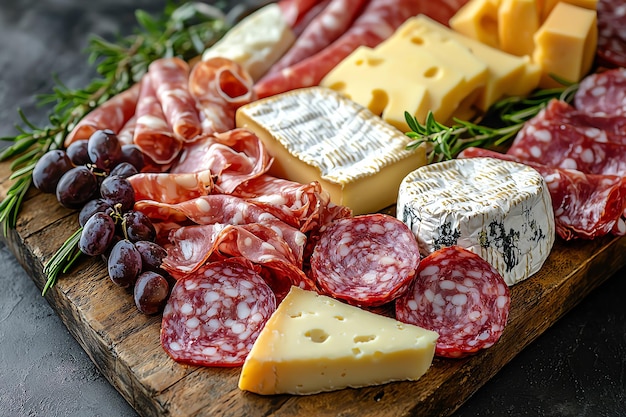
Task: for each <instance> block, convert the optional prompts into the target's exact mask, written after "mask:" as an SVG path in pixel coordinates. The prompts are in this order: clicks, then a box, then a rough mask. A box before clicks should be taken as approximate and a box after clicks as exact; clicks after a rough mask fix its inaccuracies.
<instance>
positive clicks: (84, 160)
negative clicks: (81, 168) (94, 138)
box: [65, 139, 91, 165]
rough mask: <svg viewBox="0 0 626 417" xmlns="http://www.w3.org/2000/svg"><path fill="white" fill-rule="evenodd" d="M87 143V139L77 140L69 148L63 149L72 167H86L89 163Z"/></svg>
mask: <svg viewBox="0 0 626 417" xmlns="http://www.w3.org/2000/svg"><path fill="white" fill-rule="evenodd" d="M88 143H89V141H88V140H87V139H81V140H77V141H75V142H72V143H71V144H70V146H68V147H67V149H65V152H66V153H67V156H68V157H69V158H70V160H71V161H72V163H73V164H74V165H87V164H89V163H91V159H89V153H88V151H87V146H88Z"/></svg>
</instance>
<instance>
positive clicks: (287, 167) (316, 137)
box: [235, 87, 427, 214]
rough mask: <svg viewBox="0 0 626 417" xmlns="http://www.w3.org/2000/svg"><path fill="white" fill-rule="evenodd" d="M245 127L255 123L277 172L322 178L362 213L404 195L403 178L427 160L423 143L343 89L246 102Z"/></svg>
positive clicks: (337, 197) (335, 196) (340, 200)
mask: <svg viewBox="0 0 626 417" xmlns="http://www.w3.org/2000/svg"><path fill="white" fill-rule="evenodd" d="M235 119H236V124H237V127H243V128H247V129H249V130H251V131H252V132H254V133H255V134H256V135H258V136H259V137H260V138H261V140H262V141H263V143H264V144H265V146H266V148H267V150H268V152H269V154H270V155H271V156H273V157H274V162H273V163H272V166H271V167H270V170H269V173H270V174H272V175H274V176H277V177H281V178H286V179H289V180H292V181H297V182H300V183H303V184H306V183H309V182H311V181H318V182H319V183H320V184H321V185H322V188H323V189H324V190H326V191H327V192H328V193H329V194H330V198H331V201H333V202H334V203H335V204H339V205H344V206H348V207H349V208H351V209H352V210H353V212H354V213H355V214H363V213H372V212H376V211H379V210H382V209H384V208H386V207H389V206H390V205H392V204H393V203H395V201H396V197H397V194H398V186H399V185H400V182H401V181H402V178H404V177H405V176H406V174H408V173H409V172H411V171H413V170H414V169H416V168H418V167H420V166H422V165H425V164H426V163H427V161H426V155H425V151H424V149H423V148H421V147H420V148H417V149H416V150H414V151H408V150H406V147H407V145H408V144H409V143H410V142H411V139H410V138H408V137H407V136H406V135H404V134H403V133H402V132H400V131H399V130H398V129H396V128H394V127H393V126H391V125H389V124H388V123H386V122H385V121H384V120H382V119H381V118H380V117H378V116H376V115H374V114H373V113H372V112H371V111H370V110H368V109H367V108H365V107H363V106H361V105H359V104H357V103H355V102H353V101H352V100H349V99H348V98H346V97H345V96H343V95H342V94H341V93H339V92H337V91H334V90H331V89H328V88H323V87H309V88H303V89H298V90H293V91H289V92H286V93H282V94H278V95H275V96H272V97H268V98H265V99H262V100H258V101H255V102H252V103H249V104H246V105H244V106H242V107H240V108H239V109H238V110H237V114H236V117H235Z"/></svg>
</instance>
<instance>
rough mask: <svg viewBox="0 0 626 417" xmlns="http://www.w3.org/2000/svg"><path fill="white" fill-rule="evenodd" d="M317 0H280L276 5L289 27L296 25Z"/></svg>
mask: <svg viewBox="0 0 626 417" xmlns="http://www.w3.org/2000/svg"><path fill="white" fill-rule="evenodd" d="M317 2H318V0H280V1H279V2H278V7H280V10H281V12H282V14H283V18H284V19H285V21H286V22H287V24H288V25H289V27H292V28H293V27H296V26H297V25H298V24H299V23H300V21H301V20H302V19H303V18H305V16H306V15H307V13H308V12H309V10H311V9H312V8H313V7H315V4H316V3H317Z"/></svg>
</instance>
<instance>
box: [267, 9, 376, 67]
mask: <svg viewBox="0 0 626 417" xmlns="http://www.w3.org/2000/svg"><path fill="white" fill-rule="evenodd" d="M367 1H369V0H331V1H330V3H328V5H327V6H326V7H325V8H324V9H323V10H322V11H321V12H320V13H319V14H318V15H317V16H316V17H315V18H314V19H313V20H312V21H311V22H310V23H309V24H308V25H307V27H306V28H305V29H304V31H303V32H302V34H301V35H300V36H298V38H297V39H296V41H295V42H294V44H293V45H292V46H291V48H289V50H288V51H287V52H286V53H285V54H284V55H283V56H282V57H281V58H280V59H279V60H278V62H276V63H275V64H274V65H272V67H270V69H269V71H268V74H271V73H274V72H276V71H280V70H282V69H283V68H287V67H290V66H292V65H295V64H297V63H298V62H300V61H302V60H303V59H305V58H307V57H309V56H311V55H313V54H316V53H318V52H319V51H321V50H322V49H324V48H325V47H327V46H328V45H330V44H331V43H332V42H333V41H335V40H336V39H337V38H339V36H341V35H343V34H344V32H345V31H346V30H348V28H349V27H350V25H352V22H353V21H354V19H356V17H357V16H358V15H359V14H360V13H361V11H362V9H363V7H364V6H365V4H366V3H367Z"/></svg>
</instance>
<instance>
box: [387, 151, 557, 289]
mask: <svg viewBox="0 0 626 417" xmlns="http://www.w3.org/2000/svg"><path fill="white" fill-rule="evenodd" d="M396 215H397V218H398V219H399V220H401V221H403V222H404V223H406V224H407V225H408V226H409V227H410V228H411V230H412V231H413V233H414V234H415V236H416V238H417V242H418V245H419V248H420V253H421V254H422V255H423V256H427V255H428V254H430V253H431V252H434V251H436V250H438V249H441V248H442V247H446V246H453V245H458V246H461V247H464V248H466V249H468V250H470V251H472V252H474V253H476V254H478V255H480V256H481V257H482V258H483V259H485V260H486V261H487V262H489V263H490V264H491V265H493V267H494V268H496V269H497V270H498V272H500V274H501V275H502V276H503V277H504V280H505V281H506V283H507V284H508V285H513V284H515V283H517V282H520V281H523V280H525V279H527V278H528V277H530V276H531V275H533V274H534V273H536V272H537V271H539V269H540V268H541V266H542V265H543V264H544V262H545V260H546V259H547V258H548V255H549V254H550V251H551V249H552V245H553V244H554V240H555V236H556V235H555V230H556V227H555V224H554V211H553V209H552V198H551V197H550V192H549V190H548V187H547V185H546V183H545V180H544V179H543V177H542V176H541V175H540V174H539V173H538V172H537V171H536V170H534V169H533V168H531V167H529V166H526V165H523V164H519V163H516V162H511V161H502V160H498V159H494V158H471V159H455V160H451V161H445V162H440V163H435V164H430V165H427V166H424V167H421V168H418V169H417V170H415V171H414V172H412V173H410V174H409V175H407V177H406V178H405V179H404V180H403V181H402V184H401V185H400V190H399V195H398V204H397V214H396Z"/></svg>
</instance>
